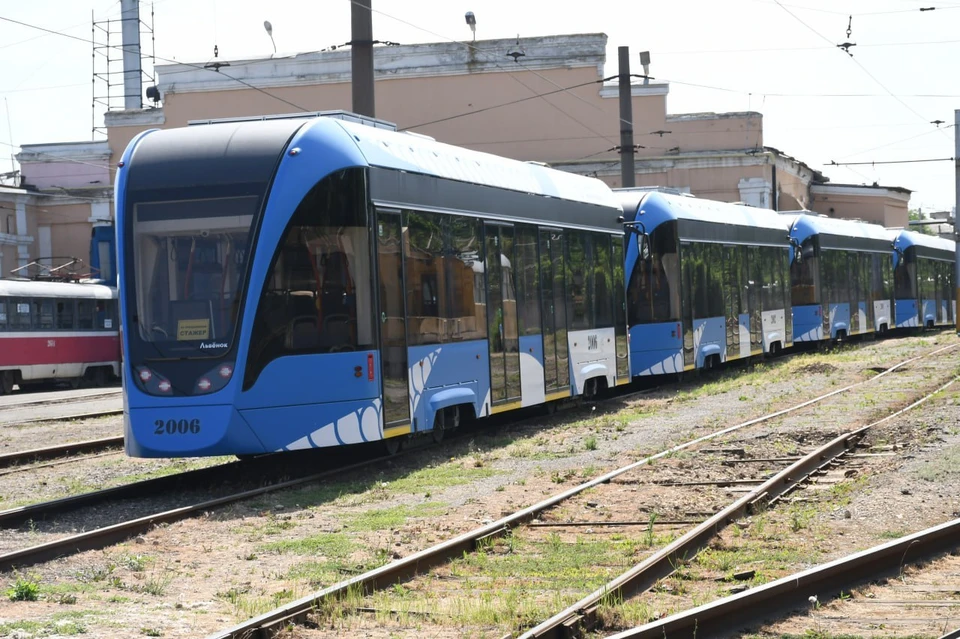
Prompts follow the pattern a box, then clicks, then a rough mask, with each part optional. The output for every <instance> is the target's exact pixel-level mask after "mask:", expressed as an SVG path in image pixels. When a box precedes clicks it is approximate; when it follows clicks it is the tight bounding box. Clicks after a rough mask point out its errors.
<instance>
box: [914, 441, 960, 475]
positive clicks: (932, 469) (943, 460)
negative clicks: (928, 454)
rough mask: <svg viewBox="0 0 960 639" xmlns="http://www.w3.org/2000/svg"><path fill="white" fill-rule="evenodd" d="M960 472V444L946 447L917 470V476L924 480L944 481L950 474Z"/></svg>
mask: <svg viewBox="0 0 960 639" xmlns="http://www.w3.org/2000/svg"><path fill="white" fill-rule="evenodd" d="M957 473H960V446H953V447H951V448H947V449H944V450H943V451H941V453H940V454H939V455H938V456H937V457H936V458H935V459H933V460H932V461H929V462H927V463H925V464H924V465H923V466H921V467H920V468H919V470H917V476H918V477H920V479H922V480H924V481H929V482H935V481H942V480H944V479H946V478H947V476H948V475H955V474H957Z"/></svg>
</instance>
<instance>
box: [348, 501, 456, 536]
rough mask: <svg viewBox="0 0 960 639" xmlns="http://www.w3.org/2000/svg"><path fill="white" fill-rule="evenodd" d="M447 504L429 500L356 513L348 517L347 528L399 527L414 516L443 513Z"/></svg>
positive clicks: (381, 528)
mask: <svg viewBox="0 0 960 639" xmlns="http://www.w3.org/2000/svg"><path fill="white" fill-rule="evenodd" d="M445 510H446V506H445V505H443V504H438V503H436V502H427V503H425V504H417V505H414V506H394V507H392V508H382V509H379V510H370V511H366V512H362V513H356V514H353V515H349V516H348V517H347V520H346V523H345V524H344V527H345V528H350V529H351V530H355V531H356V530H368V531H373V530H388V529H391V528H399V527H400V526H402V525H403V524H405V523H406V522H407V520H408V519H411V518H413V517H428V516H431V515H439V514H442V513H443V512H444V511H445Z"/></svg>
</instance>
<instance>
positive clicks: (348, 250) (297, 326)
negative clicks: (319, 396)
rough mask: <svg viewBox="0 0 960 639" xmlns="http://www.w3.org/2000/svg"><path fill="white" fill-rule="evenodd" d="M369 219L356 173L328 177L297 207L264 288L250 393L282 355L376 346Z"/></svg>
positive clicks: (256, 323)
mask: <svg viewBox="0 0 960 639" xmlns="http://www.w3.org/2000/svg"><path fill="white" fill-rule="evenodd" d="M368 214H369V211H368V208H367V202H366V194H365V188H364V183H363V174H362V172H360V171H353V170H347V171H340V172H338V173H334V174H332V175H329V176H327V177H325V178H323V179H322V180H321V181H320V182H318V183H317V184H316V185H315V186H314V187H313V188H312V189H311V190H310V191H309V192H308V193H307V195H306V196H305V197H304V198H303V200H302V201H301V202H300V204H299V205H298V206H297V209H296V210H295V211H294V213H293V216H292V217H291V219H290V222H289V224H288V225H287V228H286V230H285V231H284V235H283V237H282V239H281V240H280V243H279V246H278V247H277V248H276V251H275V253H274V255H273V260H272V262H271V266H270V269H269V271H268V272H267V278H266V280H265V282H264V284H263V291H262V293H261V297H260V300H259V302H258V305H257V313H256V318H255V319H254V324H253V334H252V337H251V346H250V356H249V357H250V364H249V365H248V367H247V376H246V378H245V380H244V385H245V387H249V385H251V384H252V383H253V380H254V379H256V376H257V375H259V373H260V371H261V370H263V368H264V367H265V366H266V365H267V364H268V363H269V362H271V361H272V360H274V359H277V358H279V357H283V356H286V355H301V354H307V353H335V352H343V351H354V350H367V349H370V348H373V347H374V343H375V338H374V323H373V279H372V277H373V274H372V270H371V247H370V245H371V242H370V230H369V223H368V222H369V221H368Z"/></svg>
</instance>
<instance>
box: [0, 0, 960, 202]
mask: <svg viewBox="0 0 960 639" xmlns="http://www.w3.org/2000/svg"><path fill="white" fill-rule="evenodd" d="M571 6H572V5H571ZM582 6H585V8H584V9H581V10H567V9H565V8H562V7H563V5H562V4H561V3H558V2H555V1H554V2H544V1H537V0H527V1H525V2H518V1H517V0H485V1H484V2H478V1H477V0H372V7H373V11H374V13H373V34H374V39H379V40H389V41H394V42H399V43H402V44H412V43H420V42H443V41H451V40H463V41H468V40H470V39H471V37H472V36H471V33H470V29H469V27H468V26H467V25H466V23H465V20H464V14H465V13H466V12H467V11H473V12H474V14H475V15H476V20H477V39H478V40H481V39H488V38H512V37H516V36H517V35H519V36H520V37H521V38H522V37H527V36H543V35H555V34H572V33H597V32H602V33H606V34H607V36H608V43H607V44H608V49H607V64H606V68H605V75H608V76H609V75H614V74H616V73H617V68H616V67H617V47H618V46H629V47H630V52H631V56H632V61H631V67H632V68H631V71H633V72H634V73H638V72H641V67H640V65H639V57H638V54H639V52H640V51H649V52H650V56H651V64H650V75H651V76H653V77H654V78H655V79H656V80H657V81H665V82H669V83H670V93H669V96H668V98H667V110H668V112H669V113H671V114H680V113H694V112H704V111H713V112H730V111H747V110H751V111H758V112H760V113H762V114H763V122H764V125H763V127H764V143H765V144H766V145H767V146H772V147H774V148H777V149H779V150H780V151H782V152H784V153H786V154H788V155H791V156H793V157H795V158H797V159H798V160H800V161H802V162H804V163H806V164H807V165H809V166H810V167H812V168H814V169H816V170H819V171H822V172H823V173H824V174H825V175H826V176H827V177H829V178H830V181H831V182H834V183H842V184H872V183H874V182H877V183H879V184H880V185H883V186H900V187H904V188H907V189H911V190H912V191H914V193H913V194H912V196H911V201H910V206H911V208H912V209H918V208H919V209H921V210H922V211H924V212H925V213H927V212H931V211H940V210H949V209H951V208H953V207H954V205H955V198H956V194H955V188H956V186H955V185H956V181H955V175H956V173H955V168H954V163H953V162H952V161H948V160H945V159H949V158H952V157H953V156H954V155H955V147H956V139H955V127H954V126H953V124H954V120H955V116H954V110H955V109H960V73H957V70H956V67H957V62H958V61H960V28H958V27H960V0H944V1H938V0H727V1H726V2H717V1H716V0H669V1H663V2H654V1H653V0H590V2H588V3H585V4H584V5H582ZM151 7H152V10H153V18H152V20H153V30H154V38H155V40H154V43H152V44H151V43H150V42H149V41H148V40H145V41H144V43H143V44H144V51H145V52H147V53H150V52H154V53H155V54H156V56H158V63H159V62H161V60H160V59H163V60H166V61H178V62H189V63H205V62H207V61H209V60H211V59H212V58H213V49H214V46H215V45H216V47H217V48H218V49H219V57H220V58H225V59H231V58H244V57H248V56H264V55H269V54H271V53H272V52H273V46H274V45H273V44H272V43H271V39H270V36H269V35H268V34H267V33H266V31H265V29H264V26H263V22H264V20H269V21H270V23H271V24H272V26H273V41H274V42H275V44H276V48H277V52H278V53H281V54H282V53H297V52H304V51H316V50H319V49H322V48H325V47H329V46H331V45H339V44H342V43H344V42H347V41H348V40H350V0H273V1H272V2H255V1H253V0H156V1H155V2H154V3H152V4H151V3H148V2H142V3H141V18H142V19H144V20H145V21H146V22H147V23H148V24H149V23H150V20H151V17H150V11H151ZM931 7H932V8H933V9H932V10H930V8H931ZM921 8H922V9H925V10H923V11H921ZM119 16H120V2H119V0H30V2H16V3H15V2H13V1H12V0H7V2H5V3H3V4H2V5H0V99H2V102H3V103H2V104H0V118H2V119H0V173H2V172H4V171H9V170H11V169H12V168H14V167H15V165H14V164H13V163H12V160H11V157H10V156H11V154H12V153H15V152H16V151H17V150H18V149H19V147H18V145H20V144H39V143H48V142H69V141H83V140H90V139H96V138H95V137H94V134H93V131H92V129H93V126H94V124H96V125H97V126H102V124H103V117H102V108H100V109H95V108H94V105H93V97H92V96H93V86H94V82H93V46H92V44H91V42H90V40H91V38H92V34H91V31H92V21H93V20H94V19H95V20H97V21H102V20H106V19H110V18H112V19H117V18H119ZM17 22H19V23H25V24H17ZM25 25H32V26H33V27H41V28H43V29H48V30H50V31H55V32H57V33H58V34H65V35H57V34H51V33H46V32H44V31H40V30H38V29H35V28H31V27H29V26H25ZM848 29H849V30H850V34H849V36H848V34H847V31H848ZM67 36H70V37H67ZM845 42H850V43H855V46H852V47H849V51H850V53H852V54H853V55H852V56H850V55H848V54H847V53H845V52H844V50H843V49H841V48H838V47H837V45H838V44H841V43H845ZM116 54H117V55H118V56H119V52H116ZM148 64H149V63H148ZM100 93H102V87H101V90H100ZM3 120H6V121H5V122H4V121H3ZM936 120H942V121H943V123H942V124H939V125H937V124H935V123H934V122H935V121H936ZM99 137H102V136H99ZM917 160H922V161H917ZM928 160H936V161H928ZM834 163H840V164H839V165H835V164H834ZM843 163H859V164H856V165H852V166H848V165H846V164H843Z"/></svg>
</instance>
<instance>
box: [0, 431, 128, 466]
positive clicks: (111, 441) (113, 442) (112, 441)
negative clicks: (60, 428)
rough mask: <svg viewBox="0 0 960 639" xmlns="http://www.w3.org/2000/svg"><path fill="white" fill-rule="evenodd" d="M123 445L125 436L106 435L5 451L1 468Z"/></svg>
mask: <svg viewBox="0 0 960 639" xmlns="http://www.w3.org/2000/svg"><path fill="white" fill-rule="evenodd" d="M118 446H123V437H105V438H103V439H89V440H87V441H82V442H71V443H69V444H59V445H57V446H48V447H46V448H33V449H30V450H21V451H17V452H15V453H5V454H2V455H0V468H9V467H10V466H17V465H19V464H25V463H29V462H34V461H40V460H48V459H56V458H57V457H62V456H64V455H76V454H79V453H89V452H94V451H101V450H105V449H108V448H116V447H118Z"/></svg>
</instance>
